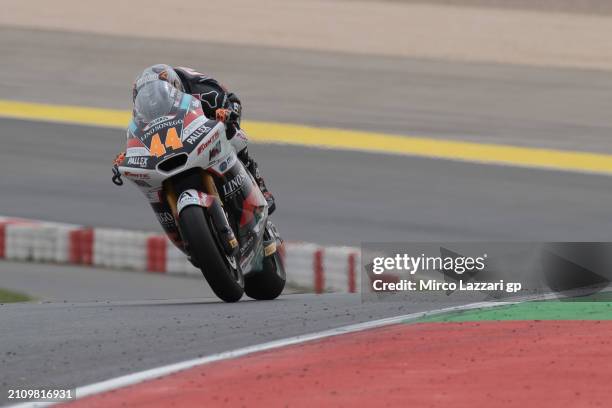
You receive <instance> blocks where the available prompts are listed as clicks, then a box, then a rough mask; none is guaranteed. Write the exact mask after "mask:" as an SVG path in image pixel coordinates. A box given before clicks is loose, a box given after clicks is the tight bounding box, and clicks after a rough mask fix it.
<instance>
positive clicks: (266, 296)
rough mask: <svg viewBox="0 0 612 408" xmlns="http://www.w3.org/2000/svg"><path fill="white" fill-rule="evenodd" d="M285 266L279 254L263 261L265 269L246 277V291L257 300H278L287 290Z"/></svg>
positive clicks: (276, 253)
mask: <svg viewBox="0 0 612 408" xmlns="http://www.w3.org/2000/svg"><path fill="white" fill-rule="evenodd" d="M285 281H286V275H285V265H284V263H283V260H282V259H281V256H280V254H279V253H278V252H275V253H274V254H272V255H270V256H267V257H265V258H264V259H263V269H262V270H261V271H258V272H254V273H252V274H250V275H247V276H246V277H245V283H244V290H245V292H246V294H247V296H249V297H251V298H253V299H256V300H272V299H276V298H277V297H278V296H279V295H280V294H281V293H282V291H283V289H284V288H285Z"/></svg>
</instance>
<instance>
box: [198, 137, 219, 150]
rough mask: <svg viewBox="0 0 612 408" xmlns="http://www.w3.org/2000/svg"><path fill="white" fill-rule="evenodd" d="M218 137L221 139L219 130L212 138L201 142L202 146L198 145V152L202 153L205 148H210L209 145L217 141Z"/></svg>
mask: <svg viewBox="0 0 612 408" xmlns="http://www.w3.org/2000/svg"><path fill="white" fill-rule="evenodd" d="M217 139H219V132H215V133H213V134H212V135H211V136H210V138H209V139H208V140H207V141H206V142H205V143H203V144H201V145H200V146H198V150H197V153H198V154H202V152H203V151H204V150H206V149H207V148H208V146H210V145H211V143H212V142H214V141H216V140H217Z"/></svg>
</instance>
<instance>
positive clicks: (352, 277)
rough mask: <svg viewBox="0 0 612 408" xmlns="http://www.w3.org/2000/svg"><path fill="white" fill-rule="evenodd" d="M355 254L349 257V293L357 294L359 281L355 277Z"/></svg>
mask: <svg viewBox="0 0 612 408" xmlns="http://www.w3.org/2000/svg"><path fill="white" fill-rule="evenodd" d="M355 258H356V256H355V253H354V252H352V253H350V254H349V255H348V291H349V293H355V292H357V280H356V277H355Z"/></svg>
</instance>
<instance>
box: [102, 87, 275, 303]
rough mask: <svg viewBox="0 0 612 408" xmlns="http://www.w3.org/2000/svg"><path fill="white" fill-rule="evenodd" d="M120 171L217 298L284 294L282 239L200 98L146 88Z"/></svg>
mask: <svg viewBox="0 0 612 408" xmlns="http://www.w3.org/2000/svg"><path fill="white" fill-rule="evenodd" d="M237 136H238V135H236V136H234V137H237ZM114 173H115V175H114V177H113V181H114V182H115V184H123V182H122V177H125V178H127V179H128V180H130V181H132V182H133V183H134V184H135V185H136V186H137V187H138V188H139V189H140V190H141V191H142V192H143V193H144V194H145V196H146V197H147V198H148V200H149V203H150V205H151V207H152V208H153V211H154V212H155V214H156V216H157V219H158V221H159V222H160V224H161V226H162V227H163V229H164V231H165V233H166V234H167V236H168V238H169V239H170V240H171V241H172V243H173V244H174V245H176V247H177V248H179V249H180V250H181V251H182V252H183V253H185V255H186V256H187V257H188V258H189V260H190V261H191V263H192V264H193V265H194V266H195V267H197V268H199V269H200V270H201V271H202V273H203V275H204V277H205V278H206V281H207V282H208V284H209V285H210V287H211V288H212V290H213V292H214V293H215V294H216V295H217V296H218V297H219V298H221V299H222V300H224V301H225V302H236V301H238V300H240V298H241V297H242V295H243V293H246V294H247V295H248V296H249V297H251V298H254V299H258V300H270V299H275V298H276V297H278V296H279V295H280V294H281V292H282V291H283V288H284V286H285V279H286V277H285V268H284V264H283V260H282V257H281V254H280V252H281V248H282V239H281V238H280V236H279V234H278V231H277V229H276V227H275V226H274V224H272V222H271V221H270V220H269V217H268V206H267V202H266V200H265V198H264V196H263V194H262V193H261V191H260V189H259V187H258V186H257V184H256V182H255V180H254V178H253V175H251V174H250V172H249V171H248V170H247V169H246V168H245V167H244V165H243V164H242V162H241V161H240V160H238V157H237V155H236V151H235V149H234V147H233V146H232V143H231V142H230V141H229V140H228V139H227V136H226V126H225V124H224V123H223V122H220V121H217V120H213V119H209V118H207V117H206V116H205V115H204V113H203V111H202V107H201V104H200V101H199V100H197V99H196V98H194V97H192V96H191V95H188V94H185V93H182V92H180V91H179V90H177V89H176V88H173V87H171V86H169V85H168V83H167V82H164V81H156V82H154V83H152V84H148V85H147V86H146V87H145V88H143V90H141V91H140V92H139V93H138V96H137V99H136V101H135V107H134V119H133V120H132V122H131V123H130V125H129V128H128V132H127V148H126V152H125V157H124V158H123V160H122V162H121V163H119V164H118V165H117V166H115V167H114Z"/></svg>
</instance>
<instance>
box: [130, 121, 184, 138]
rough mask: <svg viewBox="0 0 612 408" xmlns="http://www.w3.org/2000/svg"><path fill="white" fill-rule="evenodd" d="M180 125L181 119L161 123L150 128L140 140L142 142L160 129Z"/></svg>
mask: <svg viewBox="0 0 612 408" xmlns="http://www.w3.org/2000/svg"><path fill="white" fill-rule="evenodd" d="M182 123H183V121H182V120H181V119H174V120H167V121H165V122H161V123H158V124H156V125H153V126H150V127H149V129H148V130H147V131H146V132H144V133H143V134H142V137H141V138H140V139H141V140H143V141H144V140H146V139H148V138H150V137H151V136H152V135H153V134H155V133H157V132H159V131H160V130H162V129H166V128H170V127H175V126H178V125H181V124H182Z"/></svg>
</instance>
